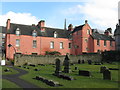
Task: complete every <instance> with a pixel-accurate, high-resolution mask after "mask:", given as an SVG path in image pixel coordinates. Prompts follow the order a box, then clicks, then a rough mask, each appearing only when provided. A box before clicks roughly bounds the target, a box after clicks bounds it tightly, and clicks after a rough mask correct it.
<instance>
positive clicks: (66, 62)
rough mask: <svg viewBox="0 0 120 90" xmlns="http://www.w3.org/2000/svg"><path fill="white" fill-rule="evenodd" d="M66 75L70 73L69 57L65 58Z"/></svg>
mask: <svg viewBox="0 0 120 90" xmlns="http://www.w3.org/2000/svg"><path fill="white" fill-rule="evenodd" d="M64 73H70V59H69V58H68V55H66V56H65V60H64Z"/></svg>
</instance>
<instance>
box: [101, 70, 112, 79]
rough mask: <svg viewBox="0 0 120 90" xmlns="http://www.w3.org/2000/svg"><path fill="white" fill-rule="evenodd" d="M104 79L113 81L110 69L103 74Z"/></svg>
mask: <svg viewBox="0 0 120 90" xmlns="http://www.w3.org/2000/svg"><path fill="white" fill-rule="evenodd" d="M103 79H104V80H111V72H110V71H109V69H105V71H104V72H103Z"/></svg>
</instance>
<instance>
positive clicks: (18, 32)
mask: <svg viewBox="0 0 120 90" xmlns="http://www.w3.org/2000/svg"><path fill="white" fill-rule="evenodd" d="M15 33H16V35H17V36H19V35H20V29H19V28H17V29H16V32H15Z"/></svg>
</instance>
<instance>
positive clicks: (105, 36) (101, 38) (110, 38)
mask: <svg viewBox="0 0 120 90" xmlns="http://www.w3.org/2000/svg"><path fill="white" fill-rule="evenodd" d="M91 36H92V37H93V38H94V39H97V40H111V41H114V39H113V38H112V37H111V36H107V35H104V34H99V33H95V32H93V33H92V35H91Z"/></svg>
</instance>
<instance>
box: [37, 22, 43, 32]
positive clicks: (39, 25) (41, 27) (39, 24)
mask: <svg viewBox="0 0 120 90" xmlns="http://www.w3.org/2000/svg"><path fill="white" fill-rule="evenodd" d="M38 27H39V28H40V30H41V31H42V32H44V31H45V28H44V27H45V21H44V20H41V21H40V22H38Z"/></svg>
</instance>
